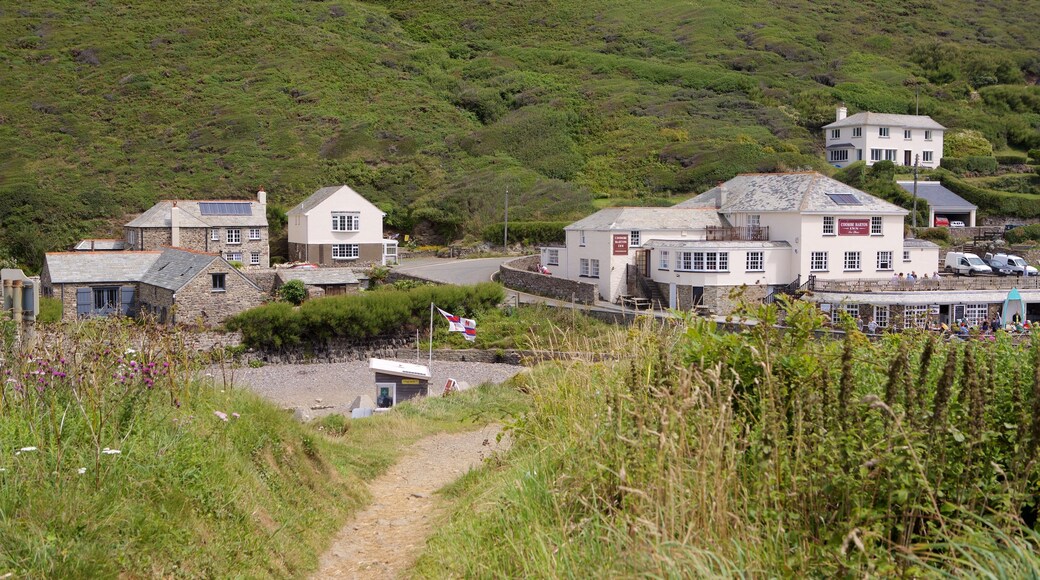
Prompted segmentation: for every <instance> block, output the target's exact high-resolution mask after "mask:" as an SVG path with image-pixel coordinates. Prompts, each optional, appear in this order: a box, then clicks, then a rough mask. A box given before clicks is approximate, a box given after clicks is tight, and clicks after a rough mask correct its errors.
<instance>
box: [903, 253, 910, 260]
mask: <svg viewBox="0 0 1040 580" xmlns="http://www.w3.org/2000/svg"><path fill="white" fill-rule="evenodd" d="M909 261H910V250H903V262H909Z"/></svg>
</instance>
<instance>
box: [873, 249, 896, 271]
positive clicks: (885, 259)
mask: <svg viewBox="0 0 1040 580" xmlns="http://www.w3.org/2000/svg"><path fill="white" fill-rule="evenodd" d="M877 270H878V272H887V271H889V270H895V264H893V263H892V252H891V251H889V250H883V251H880V252H878V253H877Z"/></svg>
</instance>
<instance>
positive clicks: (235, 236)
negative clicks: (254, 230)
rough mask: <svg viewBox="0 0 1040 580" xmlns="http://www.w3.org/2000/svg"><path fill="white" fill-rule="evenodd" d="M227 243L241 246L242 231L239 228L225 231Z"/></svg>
mask: <svg viewBox="0 0 1040 580" xmlns="http://www.w3.org/2000/svg"><path fill="white" fill-rule="evenodd" d="M225 239H227V243H229V244H241V243H242V230H241V229H239V228H228V229H227V237H226V238H225Z"/></svg>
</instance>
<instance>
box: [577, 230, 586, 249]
mask: <svg viewBox="0 0 1040 580" xmlns="http://www.w3.org/2000/svg"><path fill="white" fill-rule="evenodd" d="M578 245H579V246H584V245H585V230H579V231H578Z"/></svg>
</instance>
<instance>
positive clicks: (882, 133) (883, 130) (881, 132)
mask: <svg viewBox="0 0 1040 580" xmlns="http://www.w3.org/2000/svg"><path fill="white" fill-rule="evenodd" d="M877 134H878V137H880V138H882V139H888V134H889V131H888V127H878V133H877Z"/></svg>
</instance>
